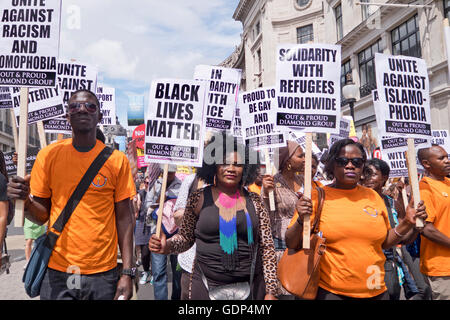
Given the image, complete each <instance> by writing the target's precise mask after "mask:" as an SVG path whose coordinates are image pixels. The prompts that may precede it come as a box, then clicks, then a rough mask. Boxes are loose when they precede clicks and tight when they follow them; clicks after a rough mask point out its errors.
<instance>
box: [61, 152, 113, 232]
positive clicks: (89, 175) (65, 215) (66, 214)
mask: <svg viewBox="0 0 450 320" xmlns="http://www.w3.org/2000/svg"><path fill="white" fill-rule="evenodd" d="M113 151H114V150H113V149H111V148H109V147H105V148H104V149H103V150H102V151H101V152H100V154H99V155H98V156H97V158H95V160H94V161H93V162H92V163H91V165H90V167H89V169H87V171H86V173H85V174H84V176H83V178H81V181H80V182H79V183H78V186H77V187H76V189H75V190H74V191H73V193H72V195H71V196H70V198H69V200H68V201H67V204H66V206H65V207H64V209H63V211H62V212H61V214H60V215H59V217H58V219H56V221H55V223H54V224H53V226H52V228H53V229H55V230H56V231H58V232H59V233H61V232H62V230H63V229H64V226H65V225H66V223H67V221H69V218H70V216H71V215H72V213H73V211H74V210H75V208H76V207H77V205H78V203H79V202H80V200H81V198H82V197H83V195H84V194H85V193H86V191H87V189H88V188H89V186H90V184H91V182H92V180H93V179H94V178H95V176H96V175H97V173H98V172H99V171H100V169H101V167H103V164H104V163H105V162H106V160H108V158H109V156H110V155H111V154H112V153H113Z"/></svg>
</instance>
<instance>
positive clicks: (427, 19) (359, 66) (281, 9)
mask: <svg viewBox="0 0 450 320" xmlns="http://www.w3.org/2000/svg"><path fill="white" fill-rule="evenodd" d="M359 2H361V3H368V4H370V3H371V2H372V3H376V4H384V5H361V4H358V3H359ZM411 2H412V1H409V0H376V1H375V0H359V1H355V0H241V1H240V2H239V4H238V6H237V8H236V10H235V12H234V15H233V18H234V19H235V20H237V21H240V22H242V26H243V33H242V36H241V44H240V45H239V46H238V47H237V49H236V51H235V52H234V53H233V54H232V55H231V56H230V57H229V58H228V59H227V60H225V61H224V63H223V65H226V66H229V67H235V68H241V69H242V70H243V71H244V72H243V73H245V79H243V82H244V84H245V86H244V85H243V86H242V88H243V90H244V91H245V90H251V89H254V88H257V87H262V86H273V85H275V77H276V70H275V68H276V63H275V52H276V46H277V44H278V43H307V42H315V43H333V44H339V45H341V49H342V65H341V85H342V86H344V85H345V84H346V77H347V75H348V74H350V75H351V76H352V79H353V82H354V83H355V84H356V85H357V86H358V87H359V94H358V96H357V97H356V102H355V103H354V116H355V127H356V132H357V136H358V138H359V139H361V140H362V141H364V144H365V146H366V148H367V149H368V151H369V152H371V151H372V150H373V149H375V148H376V147H377V145H378V132H377V126H376V120H375V113H374V108H373V103H372V97H371V91H372V90H373V89H375V88H376V83H375V62H374V57H375V52H382V53H385V54H393V55H407V56H415V57H419V58H422V59H424V60H425V61H426V63H427V66H428V71H429V72H428V75H429V80H430V98H431V116H432V128H433V129H449V127H450V112H449V111H450V101H449V98H450V86H449V74H448V68H447V56H446V44H445V38H444V31H443V20H444V18H446V17H447V18H449V17H450V0H434V1H432V0H428V1H416V2H415V4H416V5H417V4H419V5H423V4H425V6H411V5H410V6H408V5H407V4H408V3H411ZM393 5H400V6H393ZM449 45H450V44H449ZM233 56H234V57H235V58H234V59H233V58H232V57H233ZM237 62H238V63H237ZM342 113H343V115H350V108H349V103H348V101H346V100H345V99H342ZM316 138H317V137H316ZM319 140H322V142H323V139H319ZM319 142H320V141H319ZM320 145H322V146H323V143H319V146H320Z"/></svg>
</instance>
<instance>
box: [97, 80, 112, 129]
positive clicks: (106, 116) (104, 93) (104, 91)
mask: <svg viewBox="0 0 450 320" xmlns="http://www.w3.org/2000/svg"><path fill="white" fill-rule="evenodd" d="M97 98H98V101H99V102H100V111H101V112H102V115H103V117H102V121H101V122H100V125H103V126H114V125H116V89H114V88H110V87H105V86H102V85H99V86H97Z"/></svg>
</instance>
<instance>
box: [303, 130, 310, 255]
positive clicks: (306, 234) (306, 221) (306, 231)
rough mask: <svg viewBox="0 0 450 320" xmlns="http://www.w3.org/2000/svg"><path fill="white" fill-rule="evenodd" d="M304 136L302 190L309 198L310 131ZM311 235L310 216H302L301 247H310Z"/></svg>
mask: <svg viewBox="0 0 450 320" xmlns="http://www.w3.org/2000/svg"><path fill="white" fill-rule="evenodd" d="M305 136H306V140H305V142H306V147H305V148H306V150H305V181H304V182H303V183H304V190H303V191H304V192H303V194H304V195H305V197H307V198H309V199H311V164H312V133H311V132H307V133H306V134H305ZM310 237H311V217H310V215H306V216H305V217H304V218H303V249H309V248H310Z"/></svg>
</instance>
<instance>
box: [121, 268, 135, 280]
mask: <svg viewBox="0 0 450 320" xmlns="http://www.w3.org/2000/svg"><path fill="white" fill-rule="evenodd" d="M122 275H126V276H129V277H131V278H132V279H134V278H135V277H136V268H130V269H123V270H122Z"/></svg>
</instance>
